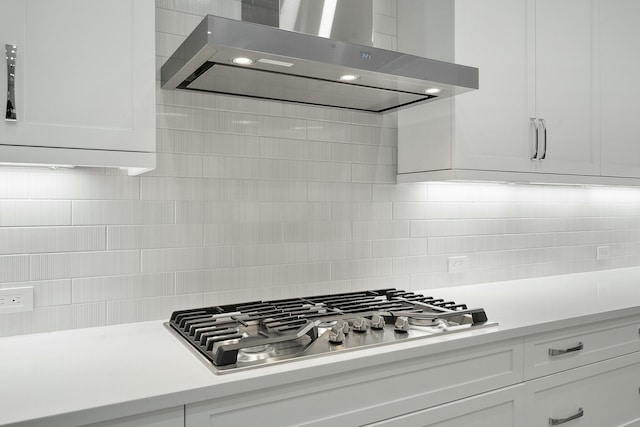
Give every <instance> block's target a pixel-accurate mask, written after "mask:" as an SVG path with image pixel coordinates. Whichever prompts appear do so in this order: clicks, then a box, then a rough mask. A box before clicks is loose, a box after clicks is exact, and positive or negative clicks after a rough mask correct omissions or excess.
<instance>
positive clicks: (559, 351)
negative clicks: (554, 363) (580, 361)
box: [549, 342, 584, 356]
mask: <svg viewBox="0 0 640 427" xmlns="http://www.w3.org/2000/svg"><path fill="white" fill-rule="evenodd" d="M583 348H584V345H583V344H582V342H579V343H578V345H577V346H575V347H571V348H565V349H556V348H550V349H549V356H559V355H561V354H567V353H573V352H574V351H580V350H582V349H583Z"/></svg>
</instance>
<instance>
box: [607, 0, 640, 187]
mask: <svg viewBox="0 0 640 427" xmlns="http://www.w3.org/2000/svg"><path fill="white" fill-rule="evenodd" d="M638 17H640V2H638V1H637V0H606V1H604V0H603V1H602V2H601V3H600V20H599V24H600V59H601V64H602V65H601V71H600V85H601V86H600V87H601V96H600V114H601V141H602V142H601V145H602V148H601V150H602V174H603V175H609V176H632V177H640V126H638V118H640V102H639V100H640V85H638V81H637V80H638V78H637V75H638V70H639V69H640V25H638Z"/></svg>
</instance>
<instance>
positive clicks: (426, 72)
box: [161, 0, 478, 113]
mask: <svg viewBox="0 0 640 427" xmlns="http://www.w3.org/2000/svg"><path fill="white" fill-rule="evenodd" d="M350 1H353V0H350ZM161 79H162V87H163V88H164V89H185V90H194V91H200V92H210V93H218V94H225V95H237V96H246V97H252V98H260V99H269V100H278V101H286V102H294V103H300V104H309V105H317V106H323V107H333V108H345V109H349V110H359V111H369V112H376V113H382V112H386V111H389V110H394V109H397V108H401V107H406V106H409V105H413V104H417V103H422V102H429V101H434V100H437V99H442V98H447V97H450V96H453V95H457V94H460V93H463V92H467V91H470V90H473V89H477V88H478V70H477V69H476V68H472V67H467V66H462V65H457V64H451V63H448V62H443V61H437V60H433V59H427V58H421V57H418V56H414V55H408V54H404V53H401V52H395V51H389V50H384V49H378V48H374V47H370V46H365V45H363V44H353V43H349V42H344V41H339V40H336V39H330V38H326V37H319V36H316V35H311V34H305V33H301V32H296V31H289V30H285V29H281V28H276V27H274V26H269V25H263V24H259V23H255V22H246V21H238V20H233V19H227V18H222V17H219V16H214V15H208V16H206V17H205V18H204V19H203V21H202V22H201V23H200V24H199V25H198V26H197V27H196V28H195V29H194V30H193V32H192V33H191V34H190V35H189V36H188V37H187V39H186V40H185V41H184V42H183V43H182V45H181V46H180V47H179V48H178V49H177V50H176V52H175V53H174V54H173V55H172V56H171V57H170V58H169V59H168V60H167V62H166V63H165V64H164V65H163V66H162V70H161Z"/></svg>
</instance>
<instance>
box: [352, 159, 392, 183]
mask: <svg viewBox="0 0 640 427" xmlns="http://www.w3.org/2000/svg"><path fill="white" fill-rule="evenodd" d="M396 169H397V168H396V166H388V165H359V164H355V163H354V164H352V165H351V173H352V176H353V182H373V183H385V182H387V183H388V182H392V183H395V182H396Z"/></svg>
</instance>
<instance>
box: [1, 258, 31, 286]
mask: <svg viewBox="0 0 640 427" xmlns="http://www.w3.org/2000/svg"><path fill="white" fill-rule="evenodd" d="M26 280H29V255H8V256H0V283H6V282H24V281H26Z"/></svg>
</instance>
